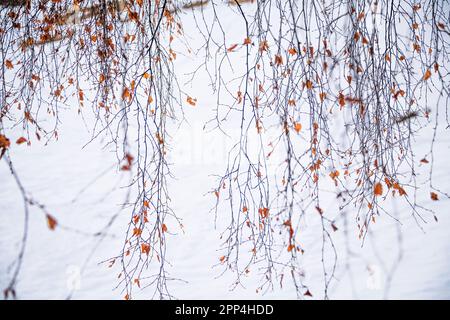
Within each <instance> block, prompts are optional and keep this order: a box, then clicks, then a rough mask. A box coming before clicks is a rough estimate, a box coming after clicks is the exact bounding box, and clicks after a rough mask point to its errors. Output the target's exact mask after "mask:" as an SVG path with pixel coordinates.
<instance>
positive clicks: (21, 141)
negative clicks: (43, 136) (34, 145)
mask: <svg viewBox="0 0 450 320" xmlns="http://www.w3.org/2000/svg"><path fill="white" fill-rule="evenodd" d="M25 142H27V139H25V138H24V137H20V138H19V139H17V141H16V143H17V144H22V143H25Z"/></svg>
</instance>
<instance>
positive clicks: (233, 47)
mask: <svg viewBox="0 0 450 320" xmlns="http://www.w3.org/2000/svg"><path fill="white" fill-rule="evenodd" d="M236 47H237V43H235V44H233V45H231V46H230V47H229V48H228V49H227V52H232V51H233V50H234V49H236Z"/></svg>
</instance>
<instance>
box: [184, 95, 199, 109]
mask: <svg viewBox="0 0 450 320" xmlns="http://www.w3.org/2000/svg"><path fill="white" fill-rule="evenodd" d="M186 101H187V103H189V104H190V105H191V106H193V107H194V106H195V104H196V103H197V99H193V98H191V97H189V96H188V97H187V98H186Z"/></svg>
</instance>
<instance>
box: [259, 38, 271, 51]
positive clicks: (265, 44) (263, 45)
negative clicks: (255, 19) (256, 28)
mask: <svg viewBox="0 0 450 320" xmlns="http://www.w3.org/2000/svg"><path fill="white" fill-rule="evenodd" d="M268 49H269V44H268V42H267V40H264V41H261V43H260V44H259V51H260V52H263V51H267V50H268Z"/></svg>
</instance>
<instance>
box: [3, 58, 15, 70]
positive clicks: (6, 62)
mask: <svg viewBox="0 0 450 320" xmlns="http://www.w3.org/2000/svg"><path fill="white" fill-rule="evenodd" d="M5 66H6V68H7V69H12V68H14V66H13V63H12V62H11V60H6V61H5Z"/></svg>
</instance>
